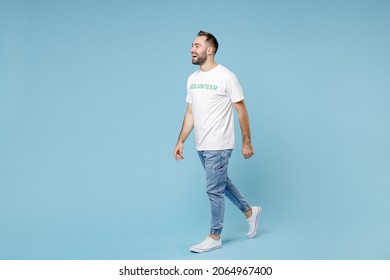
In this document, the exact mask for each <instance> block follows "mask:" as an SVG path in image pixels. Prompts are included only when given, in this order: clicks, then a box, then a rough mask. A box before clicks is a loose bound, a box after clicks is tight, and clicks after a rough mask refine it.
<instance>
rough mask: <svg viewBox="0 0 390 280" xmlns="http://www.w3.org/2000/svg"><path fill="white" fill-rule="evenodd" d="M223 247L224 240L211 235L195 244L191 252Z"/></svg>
mask: <svg viewBox="0 0 390 280" xmlns="http://www.w3.org/2000/svg"><path fill="white" fill-rule="evenodd" d="M221 247H222V240H221V238H219V239H218V240H214V239H212V238H211V237H210V236H207V237H206V239H205V240H203V241H202V242H201V243H199V244H197V245H194V246H192V247H191V248H190V250H191V252H195V253H203V252H208V251H211V250H214V249H219V248H221Z"/></svg>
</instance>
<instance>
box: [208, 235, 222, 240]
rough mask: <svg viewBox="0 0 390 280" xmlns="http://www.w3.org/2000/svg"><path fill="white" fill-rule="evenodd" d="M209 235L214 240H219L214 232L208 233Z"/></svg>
mask: <svg viewBox="0 0 390 280" xmlns="http://www.w3.org/2000/svg"><path fill="white" fill-rule="evenodd" d="M209 237H210V238H211V239H214V240H219V238H220V236H219V235H216V234H209Z"/></svg>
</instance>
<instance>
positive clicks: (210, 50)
mask: <svg viewBox="0 0 390 280" xmlns="http://www.w3.org/2000/svg"><path fill="white" fill-rule="evenodd" d="M206 53H207V55H212V54H214V48H213V47H208V48H207V51H206Z"/></svg>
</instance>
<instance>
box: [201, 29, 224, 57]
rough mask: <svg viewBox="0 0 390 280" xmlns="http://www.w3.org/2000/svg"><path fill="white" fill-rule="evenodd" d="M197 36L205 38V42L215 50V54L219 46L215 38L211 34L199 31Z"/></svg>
mask: <svg viewBox="0 0 390 280" xmlns="http://www.w3.org/2000/svg"><path fill="white" fill-rule="evenodd" d="M198 36H205V37H206V42H207V43H209V44H210V45H211V46H213V47H214V49H215V53H217V51H218V46H219V44H218V41H217V38H215V36H214V35H213V34H211V33H209V32H206V31H202V30H201V31H199V32H198Z"/></svg>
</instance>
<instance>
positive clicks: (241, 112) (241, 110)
mask: <svg viewBox="0 0 390 280" xmlns="http://www.w3.org/2000/svg"><path fill="white" fill-rule="evenodd" d="M233 105H234V108H236V110H237V113H238V119H239V121H240V128H241V135H242V155H243V156H244V158H245V159H248V158H250V157H251V156H253V155H254V151H253V147H252V142H251V131H250V126H249V116H248V111H247V109H246V106H245V102H244V100H241V101H238V102H236V103H233Z"/></svg>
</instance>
